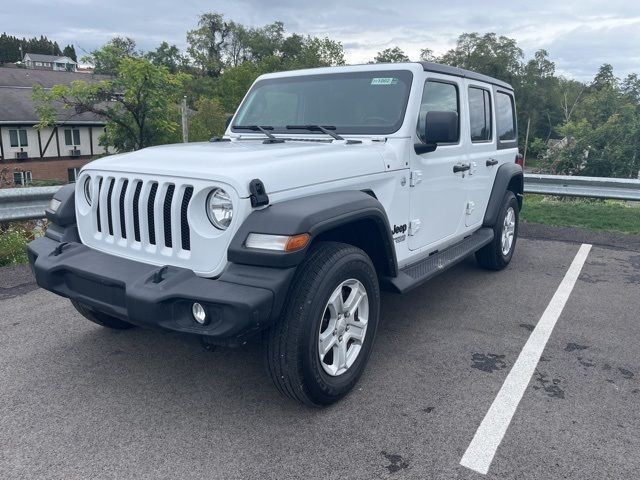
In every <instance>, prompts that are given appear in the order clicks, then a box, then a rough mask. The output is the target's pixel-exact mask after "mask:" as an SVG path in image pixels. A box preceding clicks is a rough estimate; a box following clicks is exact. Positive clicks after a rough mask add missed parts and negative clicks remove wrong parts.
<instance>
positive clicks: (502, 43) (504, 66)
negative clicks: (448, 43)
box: [440, 32, 524, 84]
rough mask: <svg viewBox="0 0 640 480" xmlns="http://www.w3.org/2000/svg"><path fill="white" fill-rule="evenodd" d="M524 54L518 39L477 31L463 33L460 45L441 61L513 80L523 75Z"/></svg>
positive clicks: (446, 54)
mask: <svg viewBox="0 0 640 480" xmlns="http://www.w3.org/2000/svg"><path fill="white" fill-rule="evenodd" d="M523 58H524V54H523V52H522V50H521V49H520V48H519V47H518V45H517V43H516V41H515V40H514V39H512V38H508V37H504V36H497V35H496V34H495V33H487V34H485V35H480V34H479V33H476V32H474V33H464V34H462V35H460V36H459V37H458V41H457V42H456V47H455V48H453V49H451V50H449V51H448V52H447V53H445V54H444V55H443V56H442V57H441V58H440V61H441V62H442V63H446V64H447V65H452V66H454V67H461V68H466V69H469V70H473V71H475V72H478V73H484V74H485V75H490V76H492V77H495V78H499V79H500V80H504V81H505V82H508V83H511V84H513V83H515V81H516V80H517V78H518V76H519V75H520V70H521V67H522V59H523Z"/></svg>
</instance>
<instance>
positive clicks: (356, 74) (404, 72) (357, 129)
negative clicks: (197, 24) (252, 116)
mask: <svg viewBox="0 0 640 480" xmlns="http://www.w3.org/2000/svg"><path fill="white" fill-rule="evenodd" d="M337 76H339V77H343V78H345V77H346V78H362V77H365V78H366V77H376V76H379V77H389V76H396V77H399V78H401V79H402V80H403V81H404V82H405V83H406V85H407V89H406V92H405V94H404V96H403V97H402V99H401V101H402V109H401V112H400V115H399V118H398V120H397V122H396V123H394V124H393V125H366V126H351V127H345V126H344V125H342V126H341V125H336V127H337V128H336V130H333V131H334V132H335V133H338V134H339V135H392V134H394V133H396V132H398V131H399V130H400V129H401V128H402V126H403V125H404V121H405V118H406V114H407V108H408V105H409V98H410V96H411V92H412V88H413V80H414V74H413V72H412V71H411V70H408V69H401V68H399V69H397V70H386V69H385V70H374V69H371V70H357V71H345V72H328V73H319V74H305V75H295V74H294V75H288V76H277V77H270V78H269V77H267V78H262V79H258V80H257V81H256V82H255V83H254V84H253V85H252V86H251V88H250V89H249V91H248V92H247V94H246V96H245V98H244V100H243V101H242V103H241V104H240V106H239V107H238V109H237V110H236V113H235V114H234V117H233V121H232V123H231V125H229V128H230V131H231V132H233V133H236V134H245V135H246V134H247V133H248V132H247V131H246V130H244V129H235V128H234V127H235V126H236V123H237V122H238V117H239V115H240V114H241V113H242V111H243V108H244V107H245V106H246V104H247V102H249V101H250V99H251V98H252V95H253V94H254V92H255V91H256V90H257V89H258V88H260V87H262V86H264V85H274V84H278V83H288V82H291V81H315V80H324V79H327V77H337ZM270 126H273V129H272V130H270V133H273V134H287V135H292V134H293V135H298V136H301V135H303V136H309V135H324V133H322V132H317V131H300V132H295V133H293V131H292V130H289V129H287V128H286V125H270ZM251 133H253V132H251Z"/></svg>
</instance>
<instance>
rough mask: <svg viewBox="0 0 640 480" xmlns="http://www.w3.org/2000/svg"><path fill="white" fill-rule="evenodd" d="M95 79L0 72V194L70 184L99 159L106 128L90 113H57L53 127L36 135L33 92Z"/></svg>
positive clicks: (55, 73)
mask: <svg viewBox="0 0 640 480" xmlns="http://www.w3.org/2000/svg"><path fill="white" fill-rule="evenodd" d="M96 79H98V77H97V76H94V75H88V74H83V73H71V72H58V71H52V70H31V69H24V68H3V67H0V188H1V187H7V186H15V185H24V184H27V183H29V182H30V181H33V180H58V181H74V180H75V175H76V173H77V171H78V170H79V169H80V167H82V166H83V165H84V164H85V163H87V162H88V161H89V160H90V159H91V158H92V157H94V156H96V155H100V154H102V153H104V151H105V150H104V148H103V147H102V146H101V145H99V138H100V135H101V134H102V133H103V132H104V126H105V122H104V120H103V119H101V118H99V117H97V116H96V115H94V114H92V113H87V112H85V113H80V114H78V113H76V112H74V111H70V110H65V109H62V108H60V109H59V111H58V117H57V122H56V125H55V126H53V127H52V128H45V129H42V130H37V129H35V128H34V125H35V124H36V123H37V122H38V116H37V114H36V112H35V110H34V106H35V105H34V102H33V100H32V94H33V87H34V85H36V84H38V85H41V86H43V87H44V88H51V87H52V86H53V85H57V84H70V83H71V82H72V81H74V80H85V81H94V80H96Z"/></svg>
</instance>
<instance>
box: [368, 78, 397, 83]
mask: <svg viewBox="0 0 640 480" xmlns="http://www.w3.org/2000/svg"><path fill="white" fill-rule="evenodd" d="M397 83H398V79H397V78H393V77H375V78H372V79H371V85H396V84H397Z"/></svg>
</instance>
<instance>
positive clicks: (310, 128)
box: [287, 125, 344, 140]
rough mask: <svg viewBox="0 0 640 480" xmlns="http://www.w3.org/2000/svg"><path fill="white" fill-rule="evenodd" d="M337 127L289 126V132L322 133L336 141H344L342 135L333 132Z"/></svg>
mask: <svg viewBox="0 0 640 480" xmlns="http://www.w3.org/2000/svg"><path fill="white" fill-rule="evenodd" d="M335 129H336V127H334V126H333V125H325V126H324V127H323V126H322V125H287V130H308V131H310V132H322V133H324V134H326V135H329V136H330V137H333V138H334V139H335V140H344V138H342V137H341V136H340V135H338V134H337V133H336V132H332V131H331V130H335Z"/></svg>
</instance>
